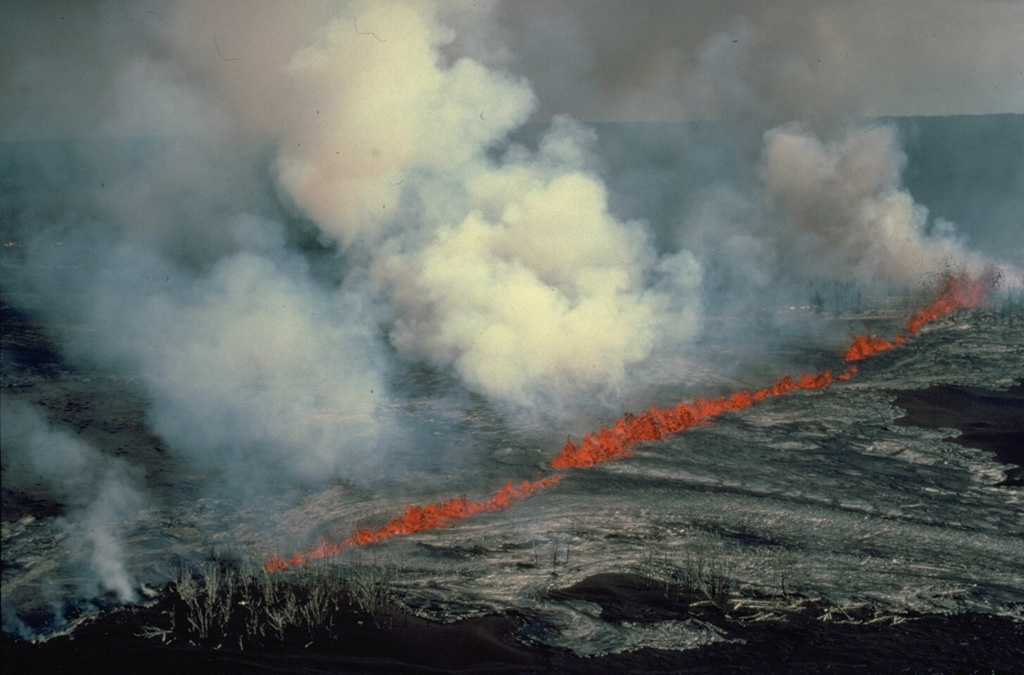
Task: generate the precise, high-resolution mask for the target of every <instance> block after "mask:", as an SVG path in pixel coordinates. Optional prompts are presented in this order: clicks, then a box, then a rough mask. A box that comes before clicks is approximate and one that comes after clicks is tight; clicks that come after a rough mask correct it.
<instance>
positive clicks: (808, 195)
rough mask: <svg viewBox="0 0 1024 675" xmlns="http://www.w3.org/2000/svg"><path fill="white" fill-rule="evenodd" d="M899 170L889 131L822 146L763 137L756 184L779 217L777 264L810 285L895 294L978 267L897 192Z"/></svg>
mask: <svg viewBox="0 0 1024 675" xmlns="http://www.w3.org/2000/svg"><path fill="white" fill-rule="evenodd" d="M905 163H906V155H905V154H904V153H903V151H902V150H901V149H900V147H899V144H898V142H897V136H896V130H895V127H894V126H892V125H880V126H874V127H868V128H857V129H853V130H851V131H848V132H847V133H846V134H845V135H844V136H843V137H842V138H840V139H839V140H837V141H833V142H829V143H824V142H822V141H821V140H819V139H818V138H817V137H816V136H815V135H814V134H813V133H812V132H811V131H810V130H808V129H807V128H804V127H800V126H786V127H781V128H776V129H772V130H771V131H769V132H768V133H767V134H766V135H765V142H764V158H763V171H764V182H765V189H766V190H767V192H768V194H769V196H770V197H771V198H773V199H775V200H777V201H778V202H779V205H780V207H781V209H782V211H783V212H784V216H785V217H784V219H783V224H782V227H781V228H780V229H782V231H783V232H784V233H785V234H784V238H785V240H786V245H785V246H784V247H783V252H784V254H785V264H786V265H787V266H788V267H790V268H791V269H796V270H798V271H799V274H800V275H801V276H806V277H809V278H815V277H818V278H822V277H825V278H827V277H829V276H831V275H834V274H835V271H836V270H843V271H844V273H846V274H850V275H851V276H852V277H853V278H855V279H856V280H857V281H860V282H862V283H870V282H871V281H872V280H876V279H881V280H884V281H887V282H889V283H892V284H899V285H903V286H914V285H923V284H926V283H932V282H934V280H935V279H936V278H937V277H938V275H939V274H940V273H941V272H942V271H943V270H949V269H952V268H966V269H968V270H969V271H970V272H971V273H972V274H976V273H977V272H978V271H979V270H980V268H981V266H982V261H981V260H980V258H979V257H978V256H977V255H974V254H971V253H969V252H968V251H967V250H966V248H965V246H964V245H963V241H962V240H961V239H959V238H958V237H957V235H956V230H955V226H954V225H953V224H952V223H949V222H948V221H943V220H939V221H937V222H932V223H929V221H928V210H927V209H926V208H925V207H924V206H922V205H920V204H918V203H916V202H915V201H914V198H913V196H912V195H910V194H909V193H908V192H907V191H906V190H904V189H903V188H902V179H901V176H902V172H903V168H904V165H905ZM787 226H789V227H794V228H795V230H794V229H790V230H789V231H787Z"/></svg>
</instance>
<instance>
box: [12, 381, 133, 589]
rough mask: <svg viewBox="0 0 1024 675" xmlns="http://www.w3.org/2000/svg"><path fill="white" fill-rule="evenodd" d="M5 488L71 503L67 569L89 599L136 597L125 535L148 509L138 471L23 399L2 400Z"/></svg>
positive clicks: (67, 516) (66, 512) (66, 519)
mask: <svg viewBox="0 0 1024 675" xmlns="http://www.w3.org/2000/svg"><path fill="white" fill-rule="evenodd" d="M0 413H2V416H3V426H2V427H0V435H2V443H3V449H4V452H3V471H4V487H5V488H6V489H12V490H25V491H28V492H31V493H34V494H36V495H38V496H41V497H45V498H47V499H50V500H54V501H56V502H58V503H60V504H62V505H63V506H64V516H63V517H62V520H61V524H62V529H63V530H64V531H65V537H64V548H65V549H66V550H65V557H64V561H65V562H64V564H65V565H66V566H67V567H69V568H77V569H74V572H75V576H77V577H78V578H79V579H81V580H82V587H81V588H80V589H78V591H79V592H80V593H82V594H83V596H84V597H93V596H95V595H96V594H97V593H99V592H106V591H109V592H112V593H114V594H115V595H116V597H117V598H118V599H120V600H122V601H130V600H134V599H135V597H136V588H137V586H136V583H135V581H134V579H133V577H132V575H131V573H130V572H129V571H128V568H127V564H126V553H125V544H124V537H123V534H122V533H123V531H124V529H125V524H126V523H127V522H129V521H130V520H131V518H132V517H133V516H134V515H135V514H136V513H137V512H138V510H139V509H140V508H141V507H142V506H143V505H144V504H145V499H144V497H143V494H142V491H141V488H140V481H139V476H138V470H137V469H136V468H135V467H133V466H131V465H130V464H128V463H127V462H125V461H122V460H119V459H116V458H112V457H107V456H105V455H103V454H101V453H100V452H99V451H98V450H96V449H95V448H93V447H91V446H89V445H88V444H86V443H85V442H83V441H82V440H80V439H78V438H76V437H75V436H74V435H72V434H71V433H70V432H69V431H67V430H64V429H60V428H56V427H53V426H51V425H50V424H48V423H47V422H46V420H45V419H44V418H43V417H42V415H41V414H40V413H39V411H38V410H36V409H35V408H33V407H31V406H29V405H28V404H26V403H23V402H21V401H13V400H8V399H7V398H6V397H5V398H4V399H3V401H2V402H0Z"/></svg>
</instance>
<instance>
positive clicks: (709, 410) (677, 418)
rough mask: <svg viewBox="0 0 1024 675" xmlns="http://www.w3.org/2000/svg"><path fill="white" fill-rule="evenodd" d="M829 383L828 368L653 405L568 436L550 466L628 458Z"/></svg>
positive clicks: (830, 376)
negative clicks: (640, 447) (638, 447)
mask: <svg viewBox="0 0 1024 675" xmlns="http://www.w3.org/2000/svg"><path fill="white" fill-rule="evenodd" d="M831 383H832V373H831V371H828V370H826V371H824V372H821V373H818V374H816V375H806V374H805V375H801V376H800V378H799V379H798V380H795V381H794V380H793V379H792V378H790V377H789V376H788V375H787V376H786V377H783V378H781V379H778V380H776V381H775V384H773V385H772V386H770V387H765V388H764V389H758V390H756V391H752V392H751V391H738V392H735V393H733V394H730V395H729V396H720V397H718V398H713V399H702V398H695V399H694V400H693V401H692V402H690V403H686V402H683V403H679V404H678V405H676V406H675V407H672V408H668V409H667V410H661V409H659V408H658V407H656V406H655V407H651V408H650V409H648V410H646V411H644V412H642V413H640V414H639V415H633V414H631V413H626V415H625V416H624V417H621V418H620V419H618V420H617V421H616V422H615V424H614V425H612V426H611V427H604V428H602V429H601V430H600V431H597V432H595V433H590V434H587V435H586V436H584V437H583V438H582V440H581V441H580V444H579V445H576V444H575V443H573V441H572V439H571V438H569V439H567V440H566V442H565V445H564V446H563V447H562V451H561V452H559V453H558V456H557V457H555V458H554V459H553V460H551V466H553V467H554V468H556V469H569V468H580V467H585V466H593V465H595V464H601V463H602V462H609V461H612V460H615V459H620V458H622V457H628V456H630V455H631V454H633V453H632V452H631V451H630V450H629V446H631V445H634V444H636V443H640V442H642V441H657V440H660V439H662V438H664V437H665V436H668V435H669V434H675V433H678V432H680V431H683V430H685V429H688V428H690V427H692V426H696V425H699V424H706V423H707V420H709V419H711V418H712V417H715V416H717V415H720V414H722V413H724V412H730V411H733V410H740V409H742V408H746V407H749V406H751V405H753V404H754V403H755V402H757V401H763V400H764V399H766V398H768V397H770V396H780V395H782V394H786V393H789V392H791V391H794V390H797V389H820V388H822V387H827V386H828V385H829V384H831Z"/></svg>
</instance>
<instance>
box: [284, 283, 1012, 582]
mask: <svg viewBox="0 0 1024 675" xmlns="http://www.w3.org/2000/svg"><path fill="white" fill-rule="evenodd" d="M995 281H996V278H995V276H994V274H992V273H989V274H986V275H984V276H982V277H980V278H978V279H973V278H971V277H969V276H967V275H959V276H951V277H949V278H948V279H946V281H945V282H944V283H943V285H942V286H941V287H940V289H939V292H938V293H937V295H936V298H935V300H933V301H932V302H931V303H929V304H927V305H925V306H924V307H921V308H920V309H918V310H917V311H916V312H914V314H913V315H911V317H910V319H908V320H907V323H906V324H905V325H904V327H903V332H902V333H897V334H896V335H895V336H894V337H893V339H892V340H886V339H884V338H880V337H877V336H872V335H857V336H855V337H854V339H853V342H851V343H850V346H849V347H847V348H846V350H845V351H844V352H843V360H844V361H846V362H851V361H859V360H861V359H864V358H866V357H869V356H871V355H873V354H877V353H879V352H883V351H887V350H889V349H893V348H894V347H898V346H900V345H903V344H905V343H906V341H907V340H908V339H909V337H912V336H915V335H917V334H918V333H919V332H920V330H921V328H922V326H924V325H925V324H927V323H929V322H931V321H934V320H936V319H938V318H941V317H943V316H946V315H948V314H951V313H953V312H955V311H957V310H959V309H964V308H967V307H977V306H979V305H981V304H982V303H983V302H984V299H985V296H986V294H987V293H988V292H989V291H990V290H991V289H992V288H993V287H994V285H995ZM857 372H858V369H857V366H856V365H852V364H851V365H849V366H848V367H847V370H846V372H844V373H841V374H839V375H836V376H835V377H833V375H832V371H830V370H825V371H823V372H820V373H817V374H811V375H808V374H803V375H800V376H799V377H798V378H796V379H793V378H791V377H789V376H788V375H787V376H786V377H783V378H780V379H777V380H776V381H775V384H773V385H772V386H770V387H765V388H763V389H757V390H755V391H738V392H735V393H733V394H730V395H728V396H720V397H718V398H711V399H702V398H695V399H693V401H692V402H689V403H686V402H682V403H679V404H677V405H676V406H675V407H672V408H668V409H666V410H662V409H659V408H658V407H657V406H652V407H651V408H649V409H648V410H645V411H644V412H642V413H640V414H639V415H634V414H632V413H627V414H626V415H624V416H623V417H621V418H619V419H618V420H616V422H615V424H613V425H612V426H610V427H603V428H602V429H600V430H599V431H597V432H594V433H589V434H587V435H586V436H584V437H583V438H582V439H581V440H580V443H579V445H577V444H576V443H574V442H573V441H572V439H571V438H568V439H566V443H565V445H564V446H563V447H562V450H561V451H560V452H559V453H558V455H557V456H556V457H555V458H554V459H553V460H551V466H552V468H555V469H569V468H580V467H587V466H593V465H595V464H601V463H603V462H610V461H613V460H617V459H622V458H623V457H629V456H630V455H632V454H633V453H632V451H631V450H630V449H629V447H630V446H632V445H635V444H636V443H641V442H644V441H657V440H661V439H662V438H665V437H666V436H668V435H670V434H675V433H679V432H680V431H684V430H686V429H688V428H690V427H692V426H698V425H703V424H708V423H709V420H710V419H712V418H714V417H716V416H718V415H721V414H722V413H726V412H732V411H734V410H742V409H743V408H747V407H749V406H751V405H753V404H754V403H757V402H758V401H763V400H765V399H767V398H771V397H773V396H782V395H783V394H788V393H790V392H792V391H797V390H804V389H822V388H824V387H828V386H829V385H830V384H832V382H833V380H834V379H835V380H841V381H846V380H849V379H850V378H851V377H852V376H853V375H855V374H856V373H857ZM559 478H560V476H558V475H557V474H555V475H552V476H549V477H547V478H542V479H540V480H536V481H533V482H531V481H524V482H522V483H520V484H519V485H513V484H512V482H511V481H509V482H508V483H506V484H505V486H504V487H502V488H501V489H499V490H498V491H497V492H496V493H494V496H492V497H491V498H490V499H488V500H486V501H482V502H474V501H469V499H468V498H467V497H466V496H465V495H463V496H461V497H456V498H454V499H449V500H447V501H443V502H438V503H436V504H427V505H423V506H417V505H414V504H410V505H408V506H406V507H405V513H404V514H403V515H401V516H398V517H397V518H394V519H393V520H392V521H391V522H389V523H388V524H386V525H382V526H380V527H377V528H356V530H355V532H353V533H352V534H350V535H349V536H348V537H347V538H345V539H344V540H343V541H340V542H333V541H329V540H327V539H326V538H324V539H321V540H320V543H319V545H317V547H316V548H314V549H312V550H310V551H306V552H304V553H295V554H294V555H292V556H291V557H290V558H280V557H278V556H276V555H272V556H271V557H270V559H269V560H268V561H267V563H266V565H265V568H266V569H267V571H271V572H272V571H276V570H281V569H285V568H287V567H291V566H293V565H302V564H304V563H307V562H309V561H311V560H319V559H321V558H326V557H330V556H333V555H338V554H339V553H341V552H342V551H345V550H346V549H349V548H352V547H355V546H364V545H367V544H373V543H376V542H379V541H383V540H385V539H389V538H391V537H396V536H404V535H409V534H415V533H417V532H423V531H426V530H433V529H438V528H441V527H446V526H448V525H451V524H452V522H454V521H456V520H459V519H462V518H467V517H469V516H472V515H475V514H477V513H482V512H486V511H503V510H504V509H507V508H508V507H510V506H512V504H514V503H515V502H517V501H519V500H521V499H524V498H526V497H528V496H529V495H531V494H533V493H534V492H536V491H537V490H540V489H541V488H545V487H547V486H549V485H552V484H554V483H557V482H558V480H559Z"/></svg>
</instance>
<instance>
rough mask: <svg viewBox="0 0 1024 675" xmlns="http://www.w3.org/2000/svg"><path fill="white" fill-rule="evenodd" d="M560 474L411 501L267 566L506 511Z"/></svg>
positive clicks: (301, 561)
mask: <svg viewBox="0 0 1024 675" xmlns="http://www.w3.org/2000/svg"><path fill="white" fill-rule="evenodd" d="M559 478H560V476H558V475H557V474H556V475H554V476H549V477H547V478H542V479H540V480H537V481H533V482H531V481H523V482H522V483H520V484H519V485H513V484H512V481H509V482H507V483H505V485H504V486H503V487H502V488H501V489H499V490H498V491H497V492H495V493H494V496H492V497H491V498H490V499H488V500H487V501H483V502H472V501H469V499H468V498H467V497H466V495H462V496H461V497H455V498H453V499H449V500H447V501H443V502H438V503H437V504H426V505H424V506H416V505H414V504H410V505H408V506H406V507H405V513H404V514H402V515H401V516H398V517H397V518H395V519H393V520H392V521H391V522H389V523H388V524H387V525H381V526H380V527H377V528H363V527H359V528H356V531H355V532H353V533H352V534H350V535H349V536H348V538H346V539H345V540H344V541H341V542H332V541H328V540H327V539H321V540H320V544H319V545H318V546H317V547H316V548H314V549H312V550H311V551H307V552H305V553H296V554H294V555H293V556H292V557H290V558H279V557H278V556H275V555H272V556H271V557H270V560H268V561H267V563H266V565H264V567H265V568H266V570H267V571H268V572H273V571H276V570H282V569H284V568H286V567H291V566H293V565H302V564H304V563H307V562H309V561H311V560H319V559H320V558H327V557H329V556H333V555H338V554H339V553H341V552H342V551H344V550H345V549H347V548H351V547H353V546H363V545H366V544H373V543H376V542H378V541H382V540H384V539H390V538H391V537H395V536H401V535H407V534H415V533H416V532H423V531H425V530H434V529H437V528H440V527H444V526H446V525H449V524H450V523H451V522H452V521H454V520H458V519H460V518H466V517H468V516H472V515H474V514H477V513H482V512H484V511H502V510H504V509H507V508H508V507H510V506H512V504H514V503H515V502H517V501H519V500H520V499H523V498H525V497H527V496H529V495H530V494H531V493H533V492H536V491H537V490H539V489H540V488H543V487H547V486H548V485H551V484H553V483H556V482H558V480H559Z"/></svg>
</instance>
